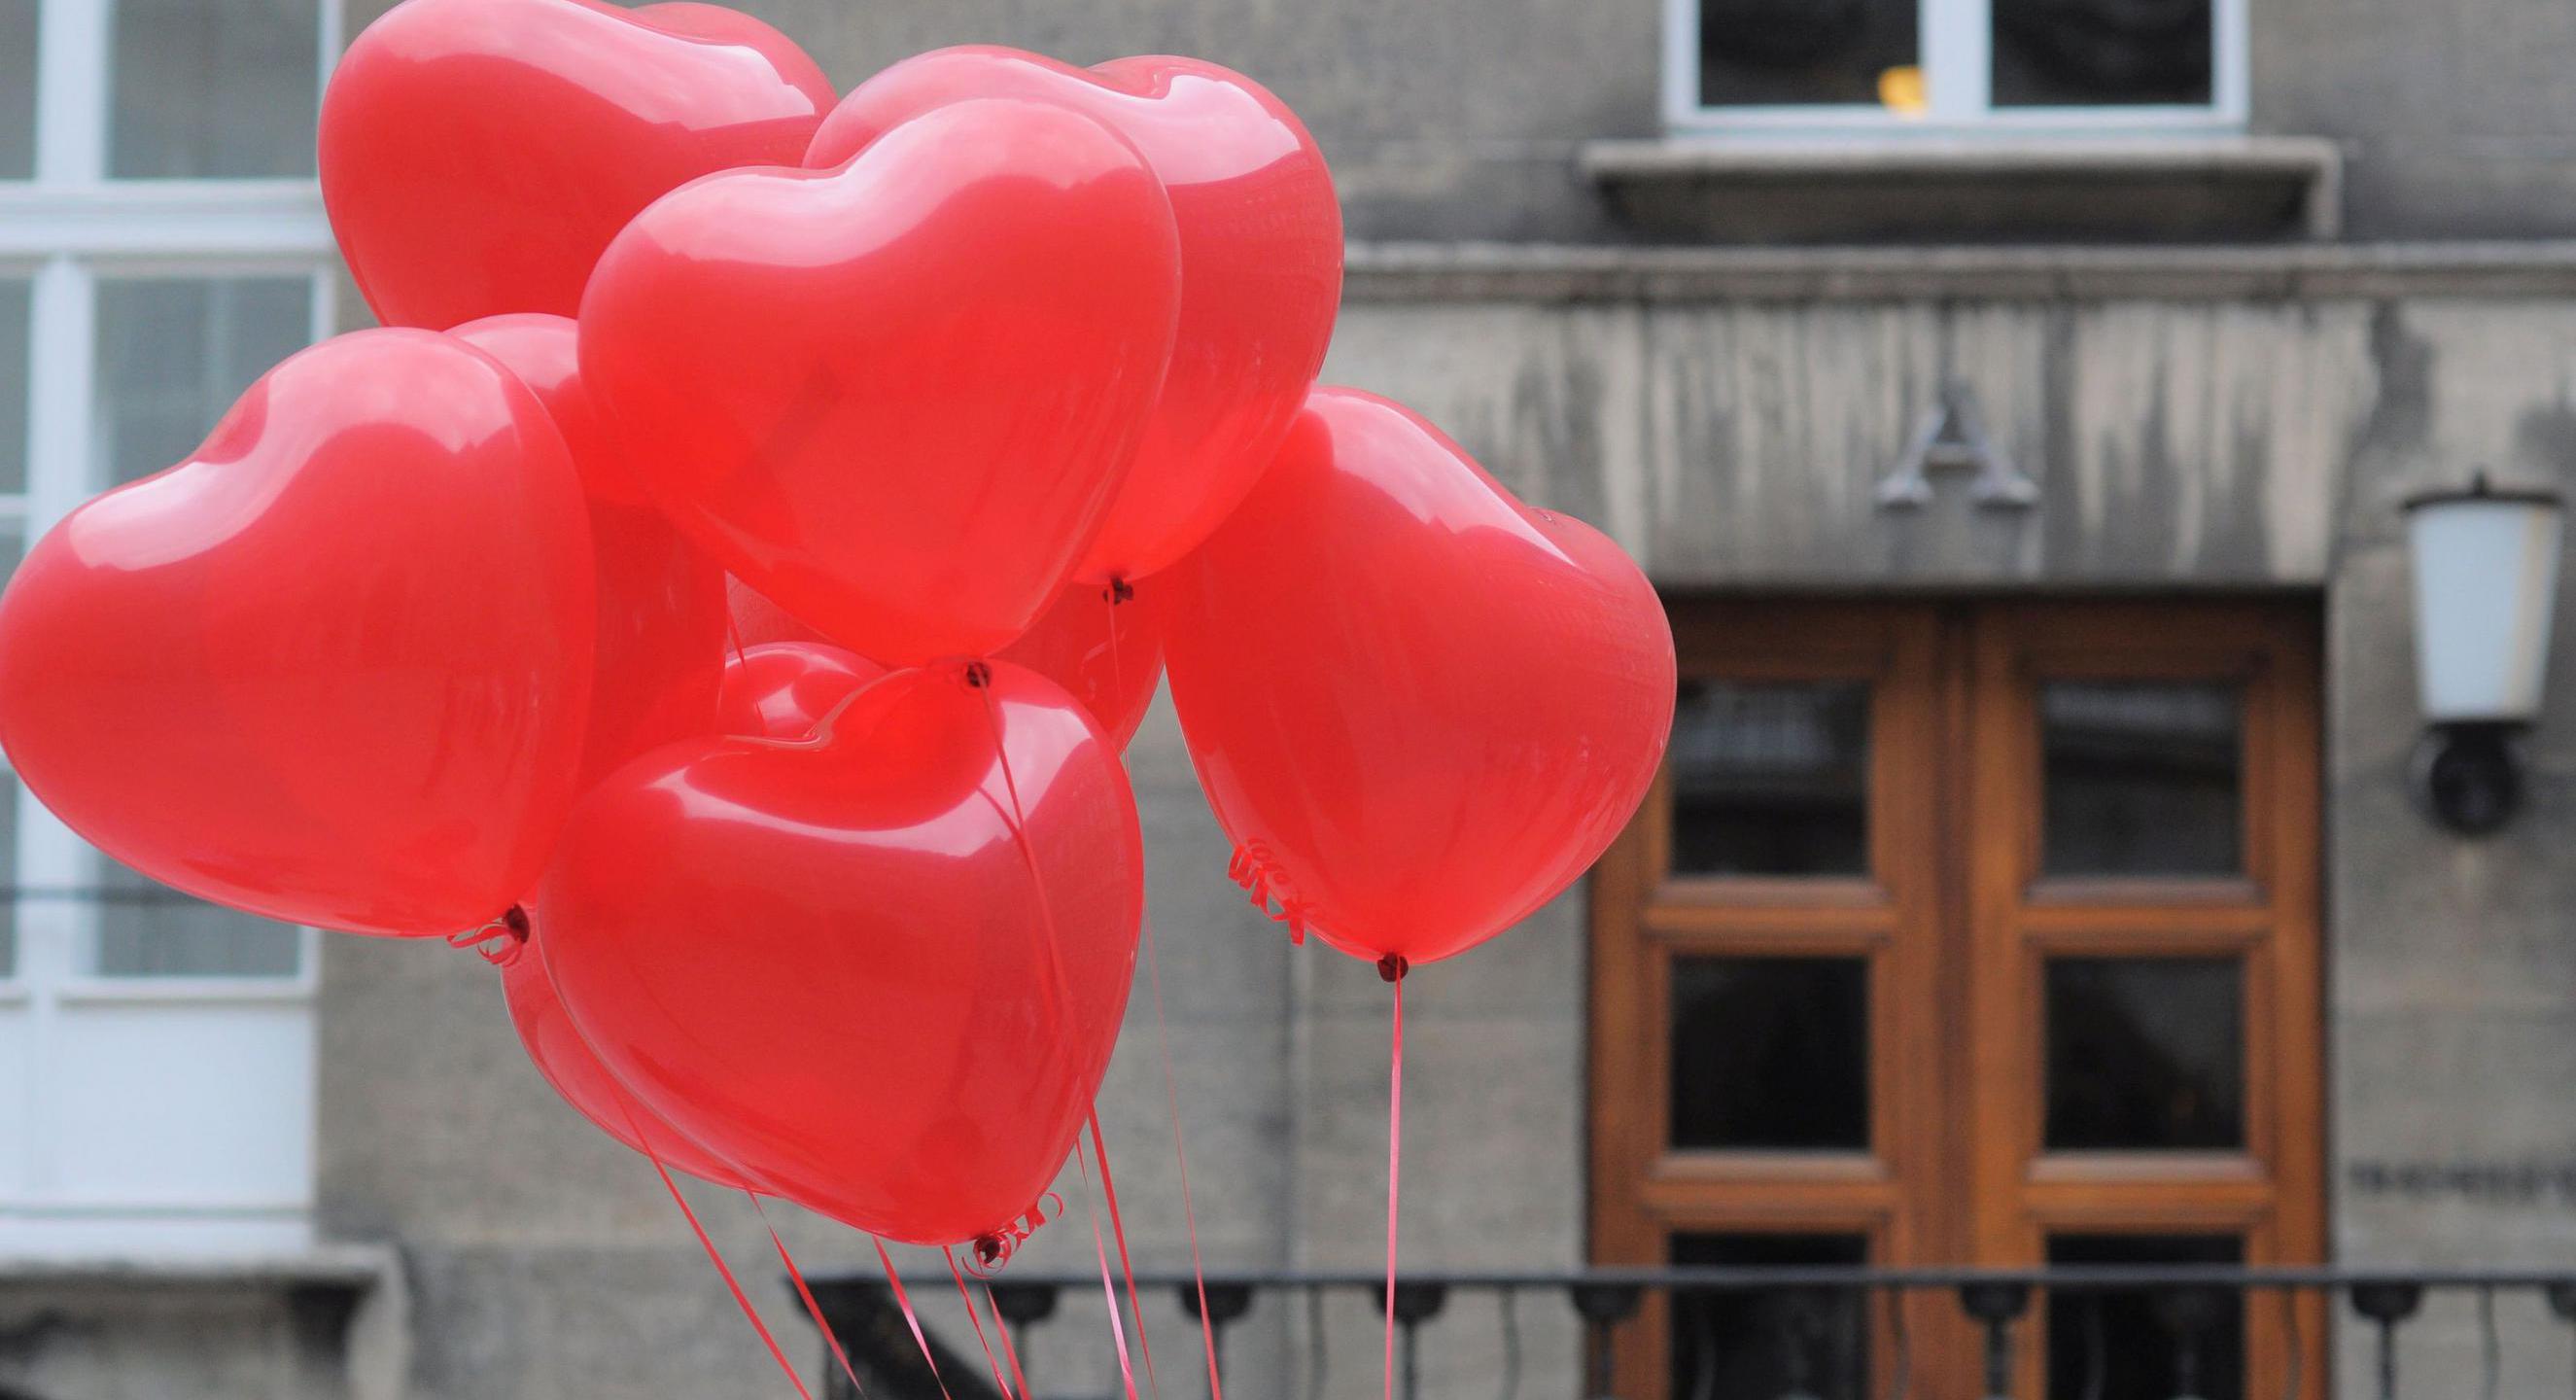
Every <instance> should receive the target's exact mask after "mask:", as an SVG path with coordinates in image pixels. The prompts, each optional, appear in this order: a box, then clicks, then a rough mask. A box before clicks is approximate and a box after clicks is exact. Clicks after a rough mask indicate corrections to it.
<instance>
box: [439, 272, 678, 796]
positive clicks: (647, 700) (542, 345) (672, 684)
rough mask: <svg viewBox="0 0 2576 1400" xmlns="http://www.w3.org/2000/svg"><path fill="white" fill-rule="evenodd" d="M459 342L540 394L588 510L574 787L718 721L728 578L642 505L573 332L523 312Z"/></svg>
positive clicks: (561, 321)
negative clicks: (584, 652)
mask: <svg viewBox="0 0 2576 1400" xmlns="http://www.w3.org/2000/svg"><path fill="white" fill-rule="evenodd" d="M454 334H455V336H456V338H457V339H459V340H462V341H464V342H465V343H467V344H468V345H471V346H473V347H474V348H475V349H477V350H480V351H482V352H483V353H485V354H487V355H490V356H491V357H492V358H494V359H496V360H499V361H500V362H501V364H502V365H503V367H505V368H507V369H508V370H509V371H510V372H511V373H512V374H515V375H517V376H518V377H519V381H520V382H521V383H523V384H525V385H527V386H528V388H529V389H531V390H533V391H534V392H535V393H536V396H537V400H538V402H540V403H542V404H544V405H545V407H546V413H547V416H549V417H551V418H552V419H553V420H554V424H555V427H556V429H557V430H558V431H559V432H561V433H562V434H563V439H564V446H565V447H566V448H568V449H570V450H571V452H572V461H573V466H574V468H575V469H576V470H578V471H579V472H580V473H581V481H582V489H583V491H584V492H585V493H586V494H587V496H588V497H589V501H590V543H591V556H592V560H593V568H594V570H595V574H594V581H595V585H596V586H595V589H594V593H595V595H596V597H597V599H598V613H597V617H596V621H595V626H594V630H593V634H592V635H593V638H594V645H595V646H596V648H597V650H596V652H595V656H596V658H597V664H596V670H595V675H594V679H593V682H592V685H591V701H590V720H589V723H588V724H587V725H586V726H585V728H584V738H583V740H582V764H581V778H580V786H582V787H584V788H587V787H589V786H590V785H591V784H592V783H595V782H597V781H599V780H600V779H601V778H604V777H607V776H608V774H609V772H610V771H611V770H612V769H615V768H617V767H618V766H619V765H621V764H623V763H625V762H626V761H627V760H628V759H630V758H633V757H635V756H636V755H637V754H640V753H642V752H644V751H645V750H646V749H650V748H656V747H659V746H660V745H663V744H667V743H669V742H671V741H672V740H674V739H683V738H688V737H690V736H692V735H698V734H704V733H706V732H707V731H708V728H709V727H710V725H711V724H712V722H713V719H714V715H715V708H716V685H717V681H718V679H719V674H720V657H719V654H718V653H719V651H720V649H721V647H722V646H723V639H724V629H725V597H724V571H723V570H721V569H719V568H717V567H716V566H715V565H714V564H713V563H711V562H709V561H708V560H707V558H706V556H704V555H702V554H700V553H699V552H698V551H697V550H696V549H694V548H692V547H691V546H690V545H689V543H688V541H686V540H684V539H682V538H681V537H680V532H679V531H678V530H676V529H674V528H672V525H671V522H670V521H669V520H668V519H667V518H665V517H664V516H663V514H662V512H661V511H660V510H658V509H656V508H655V507H654V506H653V504H652V503H651V502H650V501H648V500H646V499H644V498H643V496H642V494H641V493H640V492H639V491H638V490H637V489H636V487H635V486H634V484H633V483H632V482H630V481H629V480H627V478H626V474H625V472H624V471H623V469H622V467H621V466H620V464H619V463H618V462H617V460H616V454H615V448H614V447H613V446H612V444H611V443H610V442H609V440H608V437H607V434H606V432H605V430H604V429H603V427H602V425H601V424H600V422H599V415H598V412H597V410H596V409H595V408H594V407H593V406H592V404H591V402H590V396H589V395H588V394H586V393H584V392H583V390H582V385H581V372H580V366H579V362H578V359H577V356H576V351H575V348H574V334H573V323H572V322H571V321H570V320H568V319H566V318H565V317H562V316H548V315H544V314H542V313H536V312H529V313H522V314H519V315H513V316H494V317H489V318H486V319H484V320H480V321H469V322H467V323H466V324H464V325H462V326H459V327H457V328H456V330H455V332H454Z"/></svg>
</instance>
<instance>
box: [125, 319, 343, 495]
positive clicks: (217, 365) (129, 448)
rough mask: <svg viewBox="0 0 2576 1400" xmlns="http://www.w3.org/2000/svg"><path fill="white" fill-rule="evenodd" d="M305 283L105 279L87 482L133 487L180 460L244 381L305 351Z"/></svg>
mask: <svg viewBox="0 0 2576 1400" xmlns="http://www.w3.org/2000/svg"><path fill="white" fill-rule="evenodd" d="M312 316H313V284H312V282H311V281H310V280H308V279H306V278H302V277H236V278H225V279H221V280H190V279H181V278H124V279H112V280H111V279H102V280H101V281H100V282H99V284H98V403H97V405H96V408H95V414H96V421H95V423H94V424H93V435H92V448H91V450H92V451H93V453H95V454H96V455H95V459H94V460H95V465H96V474H95V476H94V477H93V479H94V480H96V481H99V482H101V483H112V482H120V481H132V480H134V479H135V478H137V477H142V476H149V475H151V474H152V473H154V472H157V471H159V470H161V469H162V468H163V467H166V466H169V465H170V464H171V463H173V462H176V461H178V460H179V459H180V458H182V457H185V456H187V455H188V453H189V452H190V451H192V450H194V449H195V447H196V446H197V444H198V443H200V442H202V441H204V440H205V436H206V434H207V433H208V432H211V431H212V430H213V429H214V426H215V423H216V421H217V420H218V419H220V418H222V417H223V414H224V410H225V409H227V408H230V407H231V406H232V402H233V400H234V399H235V398H238V397H240V395H241V391H242V390H244V389H247V388H249V387H250V385H251V381H253V380H255V379H257V378H259V377H260V376H261V375H263V374H266V373H267V372H268V371H269V369H270V367H271V366H273V365H275V364H276V363H277V362H278V361H279V360H282V359H285V358H286V357H287V356H289V355H291V354H294V353H295V352H296V351H297V350H300V349H302V348H303V347H304V343H305V341H306V339H307V338H308V333H309V332H310V331H311V329H312Z"/></svg>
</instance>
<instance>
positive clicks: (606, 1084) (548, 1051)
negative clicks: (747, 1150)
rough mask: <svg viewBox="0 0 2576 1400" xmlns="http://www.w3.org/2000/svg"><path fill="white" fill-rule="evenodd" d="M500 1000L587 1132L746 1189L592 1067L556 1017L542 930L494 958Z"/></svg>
mask: <svg viewBox="0 0 2576 1400" xmlns="http://www.w3.org/2000/svg"><path fill="white" fill-rule="evenodd" d="M501 995H502V998H503V999H504V1000H505V1001H507V1002H508V1003H509V1007H510V1025H511V1028H512V1029H514V1030H516V1031H518V1033H519V1044H520V1046H521V1047H522V1048H523V1049H525V1050H526V1051H527V1052H528V1059H529V1060H530V1061H531V1062H532V1063H534V1064H535V1065H536V1067H537V1073H538V1074H540V1075H542V1076H544V1078H545V1081H546V1083H547V1084H548V1085H549V1086H551V1087H552V1088H553V1089H554V1091H555V1092H556V1093H557V1094H559V1095H561V1096H562V1097H563V1101H564V1102H565V1103H568V1104H571V1105H572V1106H573V1109H574V1110H575V1111H576V1112H578V1113H580V1114H581V1116H582V1117H584V1118H587V1119H589V1120H590V1122H591V1125H592V1126H593V1127H596V1128H598V1129H599V1130H600V1131H601V1132H603V1133H606V1134H608V1135H609V1136H610V1137H612V1138H615V1139H616V1140H617V1141H619V1142H621V1143H624V1144H625V1145H626V1146H628V1147H630V1148H633V1149H634V1150H636V1151H638V1152H641V1153H643V1154H644V1155H645V1156H647V1157H651V1158H652V1159H654V1160H655V1161H656V1162H659V1163H661V1164H662V1165H663V1166H665V1167H668V1168H670V1169H671V1170H673V1171H676V1172H687V1173H688V1174H689V1175H691V1176H694V1177H699V1178H702V1179H704V1180H707V1181H712V1182H714V1183H716V1184H717V1185H719V1186H723V1187H727V1188H730V1189H732V1190H736V1191H747V1190H750V1189H751V1183H750V1182H748V1181H746V1180H744V1179H743V1176H742V1173H740V1172H738V1171H736V1170H734V1169H733V1168H732V1167H730V1166H728V1165H726V1164H725V1163H724V1162H722V1161H720V1160H718V1159H717V1158H716V1156H715V1154H713V1153H711V1152H709V1151H707V1150H706V1149H705V1148H703V1147H700V1146H698V1145H697V1144H696V1143H694V1142H691V1141H690V1140H689V1139H688V1137H687V1136H686V1135H685V1134H683V1133H682V1132H681V1131H680V1130H679V1129H677V1128H674V1127H672V1126H671V1125H670V1124H669V1123H668V1122H666V1121H664V1120H663V1118H662V1117H661V1116H660V1115H658V1114H656V1113H654V1112H653V1110H651V1109H649V1108H646V1107H645V1106H644V1105H642V1104H641V1103H638V1102H636V1099H635V1095H634V1094H632V1093H630V1092H628V1091H627V1089H626V1087H625V1086H624V1085H622V1084H619V1083H618V1082H617V1077H616V1076H615V1075H612V1074H610V1073H609V1072H608V1066H606V1065H603V1064H601V1063H600V1062H599V1053H598V1052H597V1051H595V1050H593V1049H591V1048H590V1042H589V1041H587V1040H584V1039H582V1036H581V1031H580V1030H579V1029H578V1028H576V1027H575V1026H574V1025H573V1023H572V1018H571V1017H569V1016H566V1015H565V1014H564V1009H563V999H562V998H560V997H558V996H556V995H555V987H554V982H553V979H551V978H550V977H548V976H547V974H546V957H545V935H544V932H543V930H541V929H540V930H538V931H537V932H535V933H534V934H532V935H531V936H530V937H529V938H528V939H527V940H526V942H524V943H522V944H521V945H520V946H519V947H518V948H517V949H516V950H515V952H504V953H503V954H502V955H501Z"/></svg>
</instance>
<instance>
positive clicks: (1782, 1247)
mask: <svg viewBox="0 0 2576 1400" xmlns="http://www.w3.org/2000/svg"><path fill="white" fill-rule="evenodd" d="M1868 1259H1869V1242H1868V1241H1867V1240H1865V1239H1863V1238H1862V1237H1861V1236H1859V1235H1770V1234H1742V1235H1712V1234H1687V1235H1675V1236H1673V1241H1672V1262H1673V1263H1675V1264H1684V1265H1701V1266H1714V1267H1724V1268H1759V1267H1766V1266H1769V1267H1778V1266H1784V1265H1785V1266H1792V1267H1795V1266H1808V1267H1813V1266H1817V1265H1830V1266H1840V1265H1854V1264H1862V1263H1866V1262H1868ZM1672 1337H1673V1340H1672V1348H1673V1361H1672V1365H1673V1371H1672V1392H1671V1393H1672V1394H1673V1395H1674V1396H1675V1397H1676V1400H1680V1397H1686V1396H1688V1397H1698V1396H1706V1397H1708V1400H1777V1398H1778V1397H1780V1396H1792V1395H1794V1396H1804V1397H1810V1400H1862V1397H1863V1396H1864V1395H1866V1394H1867V1378H1868V1376H1869V1326H1868V1320H1867V1314H1866V1312H1865V1311H1864V1310H1863V1307H1862V1302H1861V1299H1860V1297H1859V1296H1858V1295H1856V1294H1852V1293H1842V1292H1835V1291H1832V1290H1829V1289H1812V1288H1778V1289H1762V1290H1759V1291H1740V1290H1736V1291H1726V1292H1717V1291H1709V1292H1699V1293H1693V1292H1690V1291H1687V1290H1676V1291H1675V1292H1674V1294H1673V1331H1672Z"/></svg>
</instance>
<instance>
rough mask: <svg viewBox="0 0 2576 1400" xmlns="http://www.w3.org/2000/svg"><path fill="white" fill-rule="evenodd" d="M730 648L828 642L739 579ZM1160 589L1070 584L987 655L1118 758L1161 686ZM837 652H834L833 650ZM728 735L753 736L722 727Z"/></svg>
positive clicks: (732, 594)
mask: <svg viewBox="0 0 2576 1400" xmlns="http://www.w3.org/2000/svg"><path fill="white" fill-rule="evenodd" d="M726 588H727V598H728V606H729V607H731V609H732V611H733V637H732V645H734V646H737V647H755V648H756V647H758V646H759V645H760V644H761V643H763V642H790V641H793V642H815V643H821V644H823V645H826V646H829V645H830V644H831V643H830V639H829V638H827V637H825V636H824V635H823V634H822V633H820V632H817V631H815V630H814V629H813V628H811V627H808V626H806V625H805V624H804V623H802V622H799V621H797V620H796V619H795V618H792V617H790V616H788V615H787V611H786V609H784V608H781V607H779V606H778V605H777V604H776V603H773V602H771V601H769V600H768V599H766V598H763V597H761V596H760V592H759V590H757V589H755V588H753V587H751V586H750V585H749V584H746V583H744V582H743V581H742V580H741V579H728V580H726ZM1164 591H1165V590H1164V588H1163V585H1161V584H1159V583H1154V584H1148V585H1146V586H1145V587H1142V588H1131V587H1123V586H1120V585H1115V584H1101V583H1073V584H1067V585H1065V589H1064V591H1063V592H1062V593H1059V594H1057V595H1056V600H1055V602H1054V604H1053V605H1052V606H1050V607H1049V608H1048V609H1047V610H1046V611H1045V612H1044V613H1041V614H1039V616H1038V620H1037V622H1036V623H1035V624H1033V625H1032V626H1031V627H1030V628H1029V630H1028V631H1026V632H1023V633H1021V634H1020V636H1019V639H1018V640H1017V641H1014V642H1012V643H1011V644H1010V645H1009V646H1006V647H1004V648H1002V649H1001V650H1000V651H998V652H995V653H994V654H993V655H994V658H995V659H996V660H1000V661H1015V662H1018V663H1019V664H1020V665H1023V666H1026V667H1028V668H1029V669H1030V670H1032V671H1035V672H1037V673H1038V674H1039V675H1041V676H1044V677H1046V678H1047V679H1048V680H1051V681H1053V682H1055V683H1056V684H1057V685H1060V686H1063V687H1064V688H1065V689H1066V690H1067V691H1069V692H1071V693H1072V695H1073V698H1074V699H1076V700H1079V701H1081V702H1082V707H1083V708H1084V709H1086V710H1088V711H1090V712H1091V717H1092V719H1093V720H1094V721H1095V722H1097V723H1098V724H1099V725H1100V727H1101V729H1102V730H1103V731H1104V732H1106V733H1107V734H1108V735H1109V741H1110V742H1111V743H1113V744H1115V745H1117V746H1118V748H1119V750H1120V751H1121V752H1124V751H1125V750H1126V748H1127V741H1128V740H1130V739H1133V738H1135V737H1136V730H1137V728H1138V726H1140V725H1142V724H1144V722H1145V711H1146V710H1148V709H1150V708H1152V706H1153V703H1154V691H1155V690H1156V689H1157V688H1159V687H1160V686H1161V685H1162V683H1163V593H1164ZM835 649H836V650H837V648H835ZM727 732H729V733H736V734H742V733H750V732H753V731H750V730H746V729H742V728H739V727H737V726H735V725H732V724H730V723H729V724H728V726H727Z"/></svg>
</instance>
